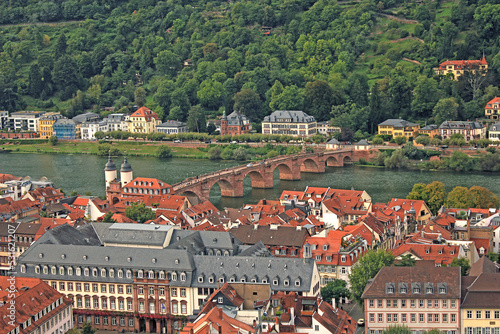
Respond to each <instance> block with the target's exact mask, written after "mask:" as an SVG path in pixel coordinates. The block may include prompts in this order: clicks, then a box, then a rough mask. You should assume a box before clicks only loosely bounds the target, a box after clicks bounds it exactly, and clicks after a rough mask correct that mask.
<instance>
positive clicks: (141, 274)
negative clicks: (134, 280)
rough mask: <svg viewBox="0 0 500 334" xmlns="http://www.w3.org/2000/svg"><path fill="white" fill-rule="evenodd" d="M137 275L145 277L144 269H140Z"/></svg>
mask: <svg viewBox="0 0 500 334" xmlns="http://www.w3.org/2000/svg"><path fill="white" fill-rule="evenodd" d="M137 277H138V278H143V277H144V272H143V271H142V270H139V271H138V272H137Z"/></svg>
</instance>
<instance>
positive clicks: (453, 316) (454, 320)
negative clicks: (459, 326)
mask: <svg viewBox="0 0 500 334" xmlns="http://www.w3.org/2000/svg"><path fill="white" fill-rule="evenodd" d="M456 321H457V316H456V314H451V322H456Z"/></svg>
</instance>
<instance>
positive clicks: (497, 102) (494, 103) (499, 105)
mask: <svg viewBox="0 0 500 334" xmlns="http://www.w3.org/2000/svg"><path fill="white" fill-rule="evenodd" d="M498 115H500V97H496V96H495V98H494V99H493V100H491V101H489V102H488V103H486V106H485V107H484V116H486V118H489V119H498Z"/></svg>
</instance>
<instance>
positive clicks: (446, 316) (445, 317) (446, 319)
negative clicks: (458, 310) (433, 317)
mask: <svg viewBox="0 0 500 334" xmlns="http://www.w3.org/2000/svg"><path fill="white" fill-rule="evenodd" d="M447 321H448V314H446V313H443V322H447Z"/></svg>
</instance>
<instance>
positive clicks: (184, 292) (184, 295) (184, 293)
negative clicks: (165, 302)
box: [181, 288, 186, 297]
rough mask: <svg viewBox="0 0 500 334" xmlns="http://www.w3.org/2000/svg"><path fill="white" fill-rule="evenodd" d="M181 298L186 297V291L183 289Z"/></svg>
mask: <svg viewBox="0 0 500 334" xmlns="http://www.w3.org/2000/svg"><path fill="white" fill-rule="evenodd" d="M181 297H186V289H185V288H181Z"/></svg>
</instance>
